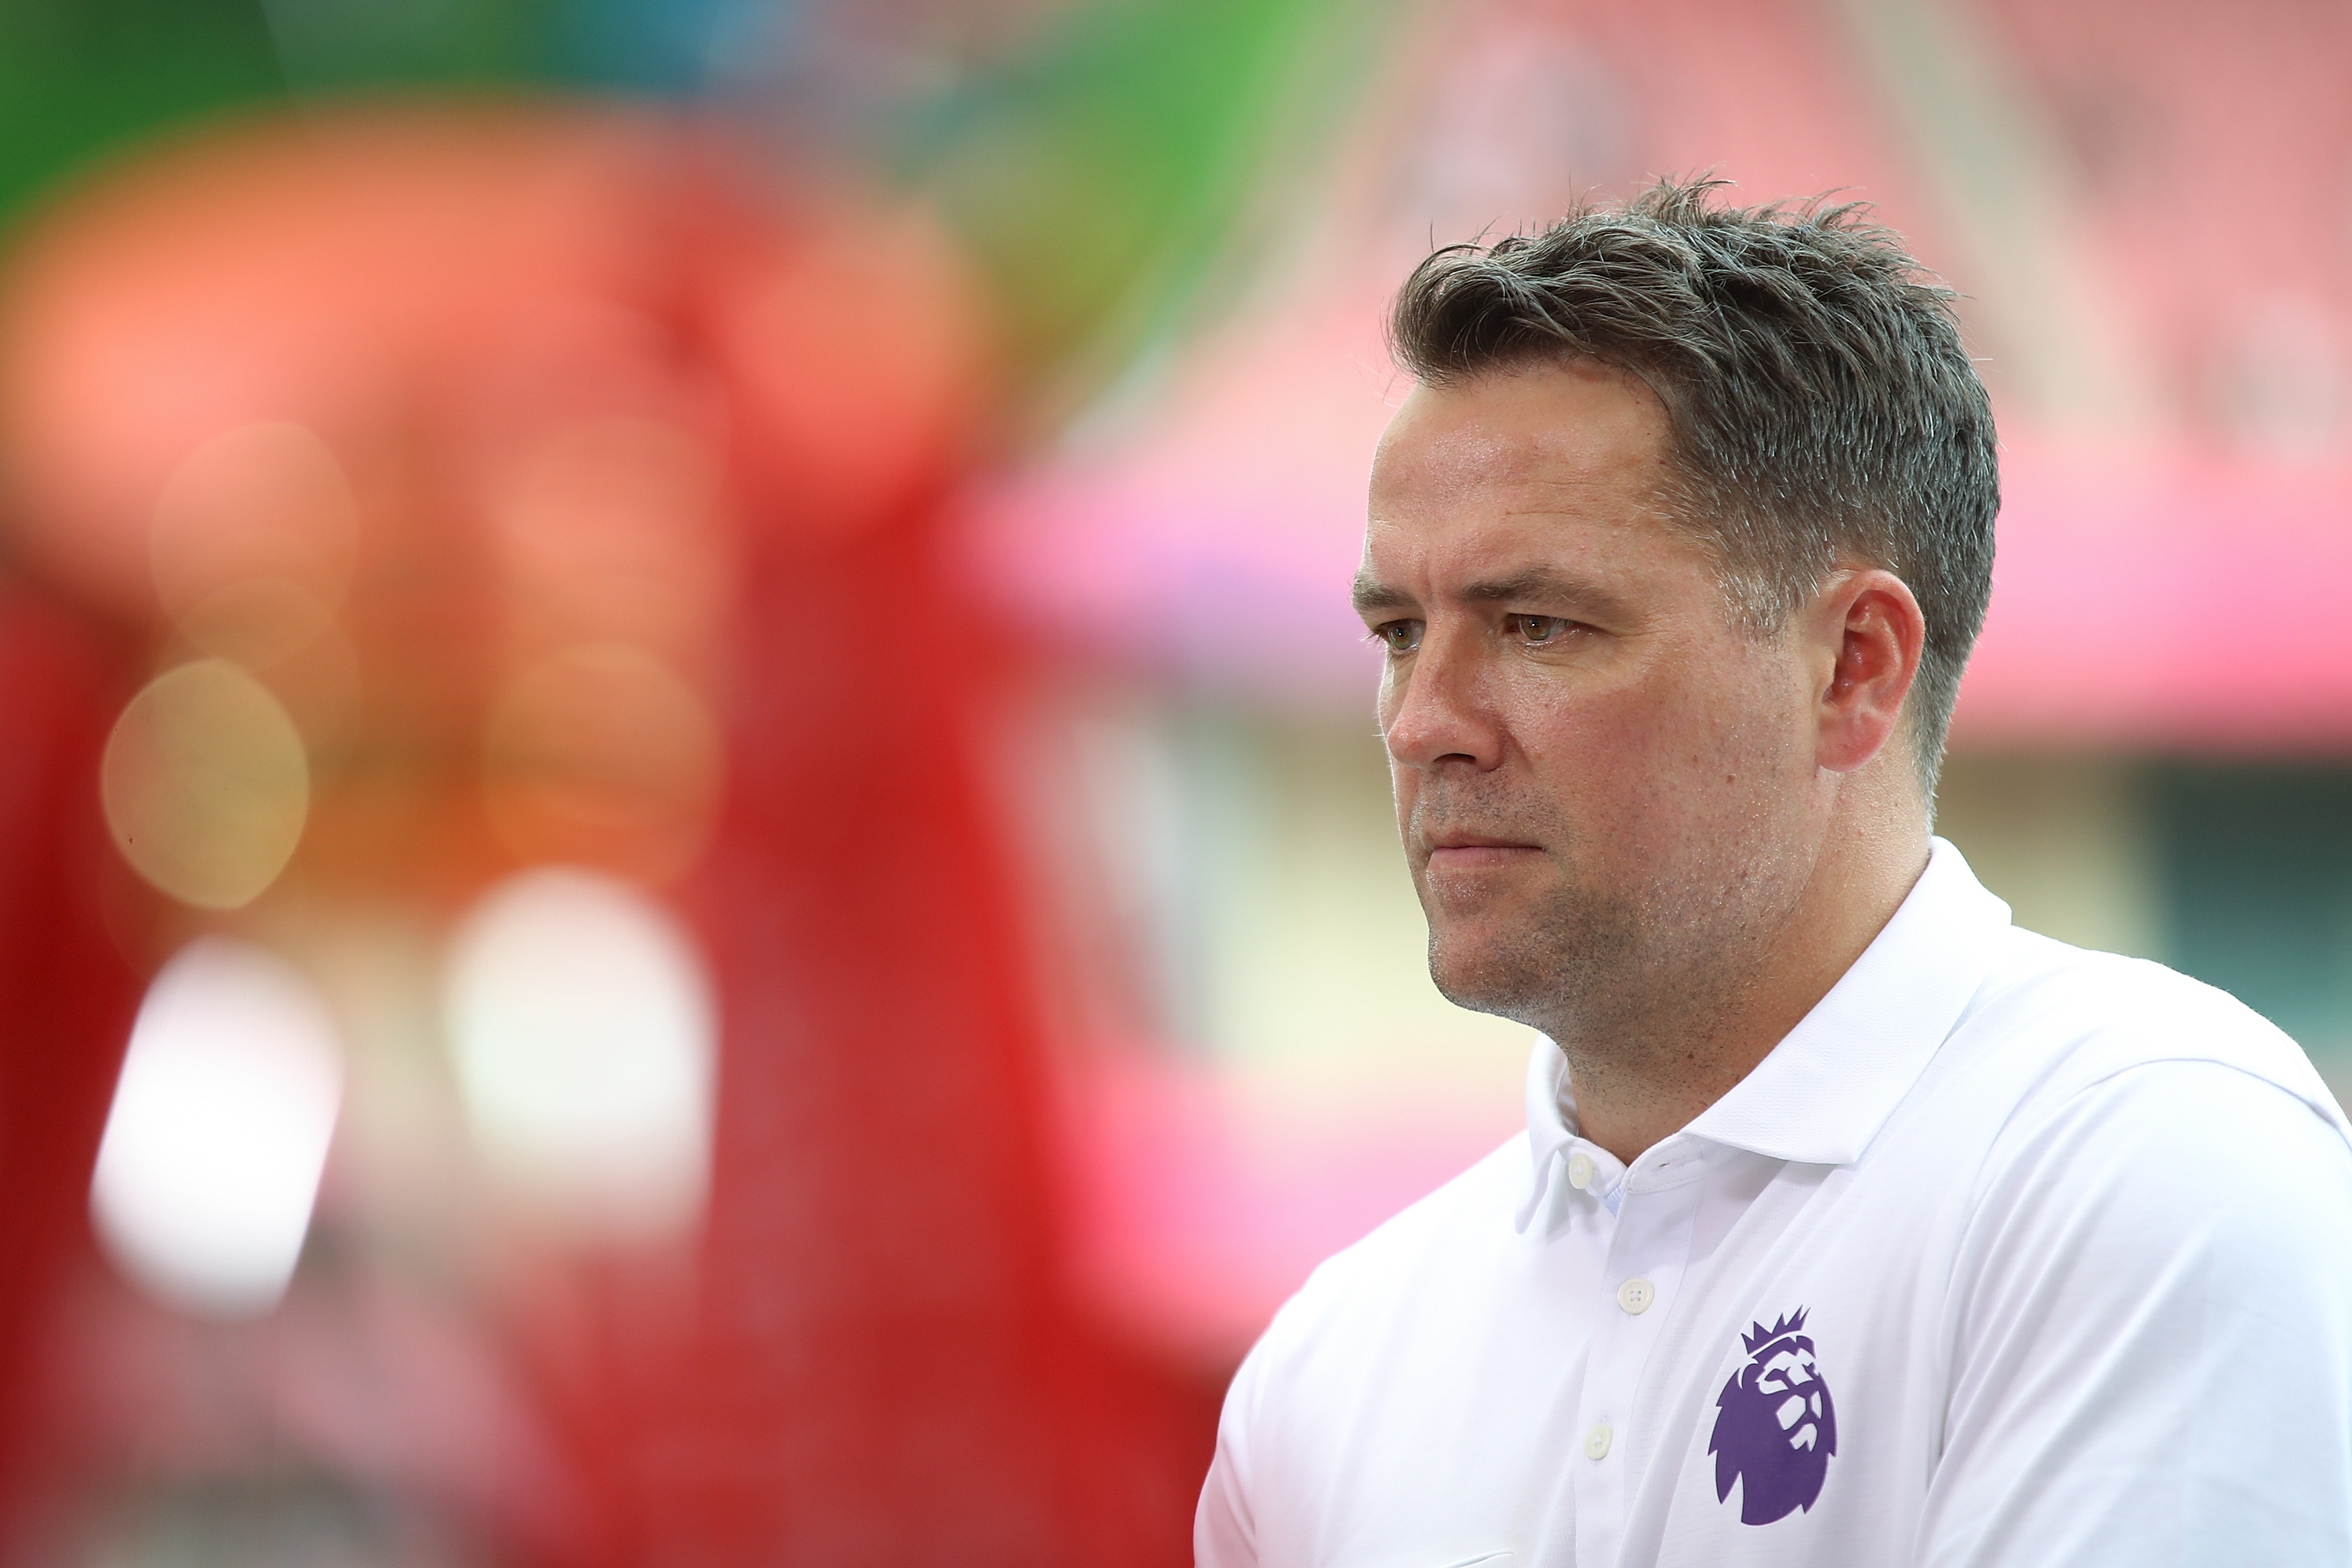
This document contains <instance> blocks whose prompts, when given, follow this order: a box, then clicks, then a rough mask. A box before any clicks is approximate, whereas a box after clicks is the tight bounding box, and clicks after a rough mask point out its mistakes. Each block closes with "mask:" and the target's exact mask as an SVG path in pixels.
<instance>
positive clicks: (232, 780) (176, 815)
mask: <svg viewBox="0 0 2352 1568" xmlns="http://www.w3.org/2000/svg"><path fill="white" fill-rule="evenodd" d="M100 796H101V798H102V800H103V801H104V804H105V807H106V821H107V826H109V828H110V829H111V830H112V832H113V835H114V842H115V844H116V846H117V847H119V848H120V849H121V851H122V856H123V858H124V859H126V860H128V861H130V863H131V866H132V868H134V869H136V870H137V871H138V873H139V874H140V875H141V876H142V877H144V878H145V879H147V880H148V881H150V882H152V883H153V884H154V885H155V886H156V887H157V888H159V889H162V890H163V891H164V892H166V893H168V894H170V895H171V896H172V897H173V898H175V899H177V900H180V901H181V902H182V903H186V904H194V905H196V906H197V907H199V908H201V909H214V910H230V909H236V908H237V907H239V906H240V905H244V904H247V903H250V902H252V901H253V900H255V899H256V898H257V897H259V896H260V894H261V893H262V891H263V890H264V889H267V888H268V886H269V884H270V883H272V882H273V881H275V880H277V879H278V873H279V872H280V871H282V870H284V869H285V868H286V862H287V861H288V860H289V858H291V857H292V856H293V853H294V847H295V846H296V845H297V844H298V843H299V842H300V840H301V837H302V826H303V823H304V820H305V819H306V818H307V816H309V813H310V761H309V758H308V756H307V755H306V754H305V752H304V750H303V745H302V737H301V733H300V731H299V730H298V729H297V728H296V727H295V723H294V721H293V719H292V718H290V717H289V715H288V713H287V711H286V709H285V706H284V705H283V704H282V703H280V702H279V701H278V699H277V698H276V697H274V696H272V695H271V694H270V691H269V689H268V687H266V686H264V685H262V684H261V682H260V681H258V680H257V679H254V678H253V677H252V676H251V675H249V674H247V673H246V671H245V670H243V669H241V668H238V667H237V666H236V665H234V664H231V663H229V662H228V661H227V660H226V659H218V658H206V659H198V660H196V661H195V662H194V663H192V664H184V665H181V666H179V667H178V668H174V669H171V670H167V671H165V672H164V673H163V674H162V675H160V676H158V677H156V678H155V679H153V680H152V681H150V682H149V683H148V685H147V687H146V689H144V690H142V691H141V692H140V693H139V695H138V696H136V697H134V698H132V699H131V702H130V705H129V706H128V707H126V708H124V710H122V716H121V718H120V719H118V720H117V721H115V725H114V732H113V734H112V735H111V736H110V738H109V739H108V741H107V745H106V755H105V759H104V761H103V763H101V765H100Z"/></svg>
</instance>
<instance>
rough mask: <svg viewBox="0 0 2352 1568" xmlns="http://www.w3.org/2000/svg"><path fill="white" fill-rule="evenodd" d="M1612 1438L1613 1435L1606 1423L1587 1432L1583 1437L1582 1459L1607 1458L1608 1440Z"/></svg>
mask: <svg viewBox="0 0 2352 1568" xmlns="http://www.w3.org/2000/svg"><path fill="white" fill-rule="evenodd" d="M1612 1436H1615V1434H1614V1433H1612V1432H1611V1431H1610V1430H1609V1423H1608V1422H1606V1421H1603V1422H1602V1423H1601V1425H1600V1426H1595V1427H1594V1428H1593V1429H1592V1430H1591V1431H1590V1432H1587V1433H1586V1434H1585V1435H1584V1457H1585V1458H1588V1459H1605V1458H1608V1457H1609V1439H1610V1438H1611V1437H1612Z"/></svg>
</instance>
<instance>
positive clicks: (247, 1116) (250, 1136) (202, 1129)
mask: <svg viewBox="0 0 2352 1568" xmlns="http://www.w3.org/2000/svg"><path fill="white" fill-rule="evenodd" d="M341 1094H342V1055H341V1045H340V1043H339V1037H338V1032H337V1029H336V1026H335V1021H334V1017H333V1015H332V1014H331V1012H330V1011H329V1010H328V1007H327V1004H326V1002H325V1000H324V998H322V997H321V996H320V994H319V992H318V990H317V988H316V987H315V986H313V985H312V984H310V981H309V980H308V979H307V978H305V977H304V975H303V974H302V973H301V972H300V971H299V970H298V969H296V968H295V967H294V966H293V965H292V964H290V963H287V962H286V960H284V959H282V958H280V957H278V955H277V954H275V953H273V952H269V951H268V950H267V949H265V948H261V947H257V946H255V945H254V944H252V943H250V942H239V941H236V940H234V939H232V938H228V937H221V936H208V937H201V938H199V939H198V940H196V941H195V942H191V943H190V944H189V945H188V946H186V947H184V948H183V949H182V950H181V951H180V952H179V953H178V954H176V955H175V956H174V957H173V959H172V961H171V962H170V963H166V964H165V965H164V966H163V969H162V971H161V972H159V973H157V974H156V976H155V980H154V983H153V984H152V985H151V986H150V987H149V988H148V992H147V997H146V1000H145V1002H144V1003H143V1004H142V1005H141V1007H140V1009H139V1020H138V1022H137V1024H136V1025H135V1026H133V1027H132V1029H131V1045H130V1048H129V1050H128V1051H127V1052H126V1053H125V1055H124V1057H123V1062H122V1073H121V1078H120V1079H118V1080H117V1082H116V1087H115V1093H114V1104H113V1108H112V1110H110V1112H109V1114H108V1116H107V1122H106V1133H105V1137H104V1139H103V1141H102V1142H100V1145H99V1152H98V1165H97V1169H96V1172H95V1173H94V1174H93V1176H92V1178H91V1182H90V1214H91V1218H92V1220H93V1222H94V1223H95V1225H96V1227H97V1230H98V1234H99V1237H100V1241H101V1243H102V1244H103V1245H104V1246H105V1248H106V1250H107V1253H108V1255H109V1256H110V1258H112V1259H113V1261H114V1262H115V1264H116V1266H117V1267H118V1268H121V1270H122V1272H123V1273H124V1274H125V1275H127V1276H128V1277H130V1278H131V1279H132V1280H133V1281H134V1282H136V1283H137V1284H139V1285H140V1286H142V1288H144V1289H146V1290H147V1291H148V1292H149V1293H150V1294H152V1295H153V1296H155V1297H157V1298H159V1299H160V1300H163V1301H165V1302H167V1303H169V1304H170V1305H173V1306H175V1307H179V1308H182V1309H184V1310H190V1311H194V1312H199V1313H204V1314H206V1315H212V1316H229V1317H237V1316H247V1315H250V1314H254V1313H257V1312H263V1311H267V1310H268V1309H269V1308H270V1307H271V1306H273V1305H275V1304H276V1302H277V1300H278V1298H279V1296H281V1295H282V1294H283V1293H284V1292H285V1289H286V1286H287V1282H288V1281H289V1279H291V1278H292V1275H293V1272H294V1265H295V1262H296V1260H297V1259H298V1258H299V1256H300V1254H301V1250H302V1242H303V1237H305V1236H306V1235H307V1234H308V1232H309V1229H310V1211H311V1207H312V1205H313V1204H314V1203H315V1201H316V1199H317V1196H318V1190H319V1178H320V1173H321V1172H322V1171H323V1170H324V1168H325V1165H326V1159H327V1150H328V1145H329V1144H330V1142H331V1141H332V1138H333V1134H334V1127H335V1117H336V1112H337V1110H338V1108H339V1105H340V1103H341Z"/></svg>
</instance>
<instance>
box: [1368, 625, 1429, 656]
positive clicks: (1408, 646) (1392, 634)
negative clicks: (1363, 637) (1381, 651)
mask: <svg viewBox="0 0 2352 1568" xmlns="http://www.w3.org/2000/svg"><path fill="white" fill-rule="evenodd" d="M1421 629H1422V628H1421V623H1420V622H1419V621H1382V622H1381V624H1380V625H1379V626H1374V627H1373V628H1372V640H1373V641H1374V642H1377V643H1379V644H1381V646H1382V647H1386V648H1387V649H1388V650H1389V655H1390V657H1391V658H1403V657H1404V656H1405V655H1406V654H1409V653H1411V652H1412V651H1413V650H1414V649H1415V648H1417V647H1420V646H1421Z"/></svg>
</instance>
